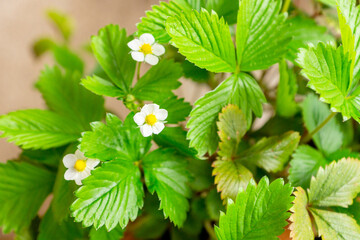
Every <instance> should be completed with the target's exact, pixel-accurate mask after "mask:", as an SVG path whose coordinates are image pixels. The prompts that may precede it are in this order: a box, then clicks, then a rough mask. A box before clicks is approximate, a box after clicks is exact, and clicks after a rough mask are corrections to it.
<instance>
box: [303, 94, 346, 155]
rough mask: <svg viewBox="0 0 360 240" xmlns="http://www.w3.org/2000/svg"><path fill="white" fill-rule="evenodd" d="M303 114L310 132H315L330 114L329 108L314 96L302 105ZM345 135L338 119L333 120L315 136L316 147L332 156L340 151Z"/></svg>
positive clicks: (311, 95) (310, 96)
mask: <svg viewBox="0 0 360 240" xmlns="http://www.w3.org/2000/svg"><path fill="white" fill-rule="evenodd" d="M302 110H303V111H302V114H303V119H304V123H305V126H306V128H307V129H308V132H311V131H313V130H314V129H315V128H316V127H317V126H319V124H321V123H322V122H323V121H324V120H325V119H326V118H327V117H328V116H329V115H330V114H331V112H330V110H329V107H328V106H327V105H326V104H325V103H322V102H320V101H319V99H318V97H317V96H315V95H314V94H309V95H308V96H307V97H306V99H305V100H304V101H303V104H302ZM344 138H345V135H344V133H343V131H342V129H341V125H340V122H339V121H338V119H336V118H333V119H331V120H330V121H329V122H328V123H327V124H326V125H325V126H324V127H322V128H321V129H320V130H319V131H318V132H317V133H316V134H314V135H313V140H314V142H315V145H316V146H317V147H318V148H319V149H320V150H321V151H323V152H324V153H325V154H327V155H328V154H331V153H333V152H335V151H336V150H338V149H339V148H340V147H341V146H342V144H343V140H344Z"/></svg>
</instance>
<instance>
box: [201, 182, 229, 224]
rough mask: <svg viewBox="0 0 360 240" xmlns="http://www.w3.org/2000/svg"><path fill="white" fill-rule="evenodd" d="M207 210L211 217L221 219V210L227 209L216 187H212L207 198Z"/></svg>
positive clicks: (216, 219) (214, 219)
mask: <svg viewBox="0 0 360 240" xmlns="http://www.w3.org/2000/svg"><path fill="white" fill-rule="evenodd" d="M205 204H206V212H207V214H208V215H209V217H210V219H211V220H213V221H219V217H220V212H221V211H225V207H224V205H223V204H222V201H221V198H220V195H219V193H218V192H217V191H216V189H212V190H211V191H210V192H209V193H208V195H207V196H206V198H205Z"/></svg>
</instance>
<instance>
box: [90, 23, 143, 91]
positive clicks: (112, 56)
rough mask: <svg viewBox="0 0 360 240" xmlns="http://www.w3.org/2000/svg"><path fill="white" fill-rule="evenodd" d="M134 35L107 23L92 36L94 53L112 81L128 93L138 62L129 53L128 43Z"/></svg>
mask: <svg viewBox="0 0 360 240" xmlns="http://www.w3.org/2000/svg"><path fill="white" fill-rule="evenodd" d="M131 40H132V37H127V36H126V30H125V29H124V28H123V29H121V30H120V28H119V26H117V25H112V24H110V25H107V26H106V27H104V28H102V29H100V31H99V33H98V35H97V36H93V37H92V38H91V48H92V50H93V53H94V55H95V57H96V59H97V61H98V62H99V64H100V65H101V67H102V68H103V69H104V71H105V72H106V74H107V75H108V76H109V78H110V79H111V81H112V82H113V83H114V84H115V85H116V86H118V87H119V88H120V89H121V90H122V91H124V93H128V91H129V88H130V87H131V83H132V80H133V77H134V73H135V67H136V62H135V61H134V60H133V59H132V58H131V55H130V54H129V52H130V49H129V47H128V46H127V43H128V42H130V41H131Z"/></svg>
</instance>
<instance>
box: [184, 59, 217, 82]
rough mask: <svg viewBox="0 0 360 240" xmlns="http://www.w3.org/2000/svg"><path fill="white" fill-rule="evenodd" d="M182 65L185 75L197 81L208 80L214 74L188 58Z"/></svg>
mask: <svg viewBox="0 0 360 240" xmlns="http://www.w3.org/2000/svg"><path fill="white" fill-rule="evenodd" d="M181 66H182V68H183V72H184V77H185V78H188V79H191V80H193V81H195V82H207V81H208V80H209V79H210V77H211V74H212V73H210V72H209V71H207V70H206V69H203V68H199V67H197V66H196V65H195V64H193V63H191V62H189V61H187V60H184V62H182V64H181Z"/></svg>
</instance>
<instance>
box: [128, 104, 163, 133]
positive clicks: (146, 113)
mask: <svg viewBox="0 0 360 240" xmlns="http://www.w3.org/2000/svg"><path fill="white" fill-rule="evenodd" d="M167 116H168V112H167V111H166V110H165V109H160V107H159V105H157V104H145V106H144V107H143V108H142V109H141V111H140V112H138V113H136V114H135V116H134V121H135V122H136V124H137V125H139V126H140V132H141V134H142V135H143V136H144V137H148V136H151V135H152V134H153V133H154V134H159V133H160V132H161V131H162V130H163V129H164V128H165V125H164V123H165V121H164V120H165V119H166V118H167Z"/></svg>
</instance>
